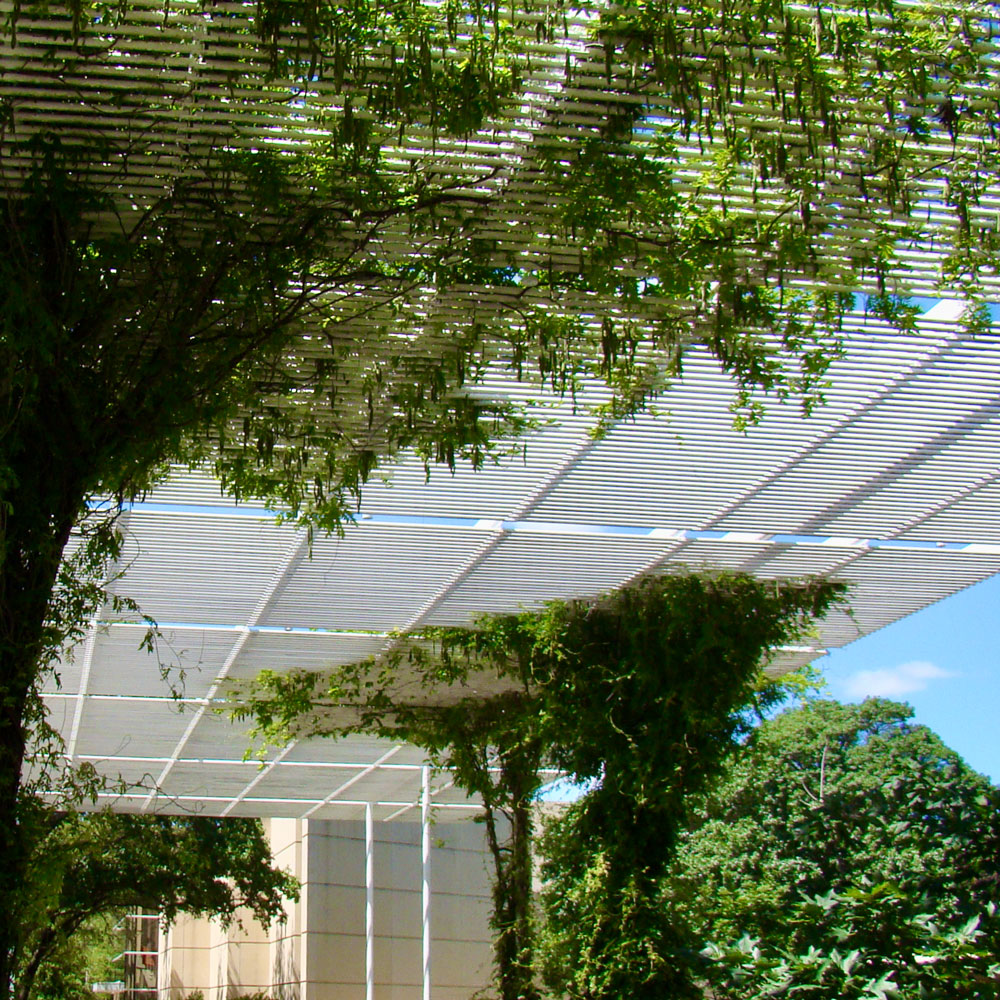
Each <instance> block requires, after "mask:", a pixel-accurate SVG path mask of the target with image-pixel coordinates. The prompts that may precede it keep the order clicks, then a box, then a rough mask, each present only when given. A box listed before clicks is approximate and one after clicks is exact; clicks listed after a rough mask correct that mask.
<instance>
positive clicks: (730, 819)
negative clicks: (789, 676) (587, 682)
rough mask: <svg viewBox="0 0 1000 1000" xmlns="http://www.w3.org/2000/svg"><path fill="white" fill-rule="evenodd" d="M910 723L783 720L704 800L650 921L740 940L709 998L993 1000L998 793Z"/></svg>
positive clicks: (851, 710)
mask: <svg viewBox="0 0 1000 1000" xmlns="http://www.w3.org/2000/svg"><path fill="white" fill-rule="evenodd" d="M912 716H913V711H912V709H911V708H909V706H907V705H901V704H898V703H895V702H891V701H886V700H883V699H869V700H868V701H865V702H863V703H862V704H860V705H841V704H838V703H836V702H830V701H818V702H815V703H813V704H809V705H806V706H805V707H803V708H800V709H796V710H793V711H788V712H785V713H784V714H782V715H780V716H778V717H776V718H774V719H772V720H770V721H768V722H766V723H764V724H763V725H762V726H761V728H760V731H759V733H758V734H757V736H756V739H755V741H754V743H753V744H752V746H751V747H750V748H749V749H748V750H747V752H746V753H744V754H742V755H740V756H739V757H737V758H735V759H734V761H733V763H732V764H731V765H730V766H729V768H728V770H727V774H726V777H725V779H724V780H723V781H722V782H721V783H720V784H719V785H718V786H717V787H715V788H713V789H712V790H711V791H710V792H709V794H708V795H707V796H706V797H705V800H704V803H703V805H702V806H701V808H700V809H699V811H698V814H697V819H698V822H697V823H696V825H695V826H694V828H693V829H692V830H691V832H690V833H689V835H688V836H687V837H686V838H685V839H684V842H683V845H682V847H681V850H680V852H679V854H678V857H677V860H676V863H675V864H674V866H673V869H672V872H671V875H670V878H669V879H668V880H667V882H666V888H665V892H664V900H665V902H664V905H666V906H669V907H671V908H673V910H674V911H675V912H677V913H678V914H679V915H681V917H682V918H684V919H686V920H687V921H689V922H690V924H691V925H692V928H693V930H694V932H695V935H696V937H697V938H699V939H700V940H702V941H712V942H717V943H721V942H735V941H737V939H739V938H741V937H744V936H745V937H744V940H743V943H742V944H741V945H740V946H735V947H732V948H730V949H728V950H726V949H723V948H718V947H717V948H716V949H715V950H714V951H713V954H714V957H715V958H716V959H717V965H716V967H715V970H714V972H715V975H716V978H717V979H718V982H719V985H720V991H721V995H722V996H733V997H748V998H750V997H755V996H759V995H767V994H768V992H769V991H771V990H774V991H779V992H780V991H781V990H783V989H784V990H788V989H789V988H791V987H793V986H794V987H796V988H797V989H798V991H799V992H801V993H802V994H803V995H805V996H816V997H830V998H834V997H841V996H845V997H846V996H850V997H854V996H858V997H861V996H876V995H878V990H877V989H876V986H878V984H881V988H882V989H883V991H884V992H885V993H887V994H892V992H893V990H899V991H900V992H899V995H900V996H901V997H911V996H912V997H918V996H919V997H923V996H957V995H961V996H969V997H973V996H974V997H994V996H996V995H997V991H998V990H1000V980H997V979H996V978H993V977H995V976H996V975H997V974H1000V967H996V966H995V957H996V955H997V953H998V951H1000V922H998V920H997V919H996V914H995V907H997V906H998V905H1000V874H998V870H997V857H998V856H1000V790H998V789H997V788H995V787H994V786H992V785H991V784H990V782H989V781H988V780H987V779H986V778H985V777H983V776H982V775H979V774H976V773H975V772H974V771H972V770H971V769H970V768H969V767H968V766H967V765H966V764H965V763H964V762H963V761H962V760H961V758H960V757H959V756H958V755H957V754H955V753H954V752H953V751H951V750H949V749H948V747H946V746H945V745H944V744H943V743H942V742H941V740H940V739H939V738H938V737H937V736H936V735H935V734H934V733H933V732H931V731H930V730H929V729H928V728H927V727H926V726H921V725H915V724H913V723H912V722H911V719H912ZM852 955H853V957H851V956H852ZM991 963H992V964H994V969H993V972H992V973H989V971H988V969H989V967H990V965H991ZM866 991H867V992H866ZM942 991H943V992H942Z"/></svg>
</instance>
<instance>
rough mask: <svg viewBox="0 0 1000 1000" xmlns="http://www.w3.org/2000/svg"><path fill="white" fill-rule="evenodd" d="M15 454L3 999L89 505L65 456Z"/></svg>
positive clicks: (0, 854) (5, 659)
mask: <svg viewBox="0 0 1000 1000" xmlns="http://www.w3.org/2000/svg"><path fill="white" fill-rule="evenodd" d="M12 457H13V456H10V455H6V456H2V458H3V459H6V462H5V463H4V466H5V468H4V471H5V472H7V474H8V476H9V479H10V480H11V481H12V482H13V483H15V485H14V486H13V488H10V489H8V490H6V491H5V494H4V496H3V508H2V510H0V1000H7V997H9V996H10V994H11V989H12V976H13V975H14V973H15V972H16V968H15V960H16V952H17V947H18V937H19V934H18V914H19V911H20V903H19V896H20V893H21V889H22V886H23V882H24V876H25V871H26V866H27V861H28V855H29V852H30V849H31V845H30V843H29V842H28V840H29V838H28V836H27V832H26V829H25V824H24V822H23V814H22V812H21V810H20V808H19V799H20V795H21V785H22V770H23V767H24V763H25V752H26V745H27V739H28V737H29V735H30V734H29V732H28V727H29V725H30V723H29V718H30V715H31V711H30V710H31V707H32V706H31V699H32V698H33V697H34V686H35V681H36V679H37V678H38V676H39V673H40V672H41V671H42V670H44V668H45V667H46V666H47V665H48V659H49V655H48V652H47V651H48V650H49V649H50V647H51V645H52V644H53V642H54V640H55V632H53V631H52V624H53V623H52V622H51V621H50V604H51V599H52V594H53V590H54V587H55V584H56V579H57V575H58V572H59V565H60V562H61V559H62V551H63V549H64V547H65V545H66V541H67V539H68V538H69V532H70V529H71V528H72V526H73V523H74V520H75V517H76V514H77V511H78V510H79V508H80V505H81V503H82V496H81V495H76V491H75V490H74V489H73V488H72V486H71V485H69V484H68V483H67V481H66V480H67V478H68V477H65V476H64V477H63V481H62V482H59V478H60V477H59V468H58V463H59V456H36V455H30V456H28V458H27V460H25V461H21V462H17V461H12V460H11V459H12ZM22 457H23V456H22ZM46 459H48V460H46ZM43 464H44V467H43ZM64 471H65V470H64Z"/></svg>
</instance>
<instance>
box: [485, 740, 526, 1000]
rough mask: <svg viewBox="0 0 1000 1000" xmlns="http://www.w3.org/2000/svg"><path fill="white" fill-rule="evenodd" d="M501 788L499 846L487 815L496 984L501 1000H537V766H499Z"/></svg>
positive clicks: (489, 813)
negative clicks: (503, 818)
mask: <svg viewBox="0 0 1000 1000" xmlns="http://www.w3.org/2000/svg"><path fill="white" fill-rule="evenodd" d="M500 766H501V769H502V771H503V773H502V775H501V778H500V782H499V783H500V784H501V785H503V787H504V788H505V791H506V792H507V793H508V794H509V799H508V801H509V803H510V804H509V805H508V806H507V808H506V809H505V810H504V811H505V812H506V813H507V815H508V817H509V819H510V824H511V832H510V839H509V840H508V841H507V843H506V844H503V845H501V844H500V843H499V840H498V835H497V831H496V818H495V815H494V811H493V810H492V809H487V819H486V830H487V840H488V842H489V846H490V852H491V854H492V855H493V864H494V871H495V876H496V878H495V881H494V884H493V919H492V922H493V927H494V930H495V931H496V939H495V941H494V953H495V955H496V966H497V984H498V986H499V988H500V997H501V1000H537V998H538V996H539V994H538V989H537V987H536V985H535V970H534V964H535V953H534V924H533V920H532V872H531V842H532V835H533V832H534V823H533V819H532V812H531V810H532V803H531V800H530V795H531V793H532V792H534V790H535V789H536V788H537V786H538V777H537V768H538V764H537V761H534V762H533V763H528V762H525V761H521V760H518V761H512V760H511V759H510V758H506V759H504V760H502V761H501V764H500Z"/></svg>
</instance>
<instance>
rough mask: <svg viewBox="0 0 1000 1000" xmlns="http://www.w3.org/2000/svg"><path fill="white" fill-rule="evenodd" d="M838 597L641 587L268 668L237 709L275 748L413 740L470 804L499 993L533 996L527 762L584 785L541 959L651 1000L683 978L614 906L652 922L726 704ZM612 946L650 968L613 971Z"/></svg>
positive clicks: (618, 964)
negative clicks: (358, 739) (593, 885)
mask: <svg viewBox="0 0 1000 1000" xmlns="http://www.w3.org/2000/svg"><path fill="white" fill-rule="evenodd" d="M841 593H842V588H841V587H840V586H839V585H837V584H834V583H828V582H823V581H815V582H811V583H800V584H794V583H782V582H774V581H768V582H765V581H755V580H753V579H752V578H750V577H747V576H743V575H736V574H725V573H720V574H716V575H709V574H704V575H698V574H687V575H674V576H670V575H667V576H658V577H649V578H645V579H642V580H639V581H637V582H635V583H633V584H631V585H629V586H628V587H625V588H622V589H621V590H619V591H616V592H613V593H610V594H606V595H603V596H601V597H598V598H594V599H591V600H576V601H569V602H558V601H556V602H550V603H549V604H547V605H546V606H545V607H544V608H542V609H541V610H538V611H525V612H522V613H520V614H516V615H488V616H484V617H482V618H480V619H478V621H477V622H476V624H475V626H474V627H473V628H469V629H465V628H450V629H428V630H422V631H420V632H417V633H414V634H412V635H407V636H401V637H398V639H397V641H396V645H395V648H394V650H393V652H392V653H391V654H390V655H388V656H383V657H380V658H377V659H375V660H366V661H362V662H360V663H358V664H354V665H352V666H348V667H344V668H338V669H337V670H336V671H335V672H333V673H332V674H317V673H310V672H306V671H296V672H292V673H279V672H275V671H268V672H265V673H263V674H262V675H261V676H260V677H258V679H257V680H256V682H255V683H254V686H253V688H252V689H251V690H250V691H249V692H240V693H239V694H238V695H237V696H236V704H237V707H236V709H235V711H236V714H237V715H238V716H239V717H246V716H250V717H252V718H253V719H254V720H255V722H256V728H257V733H258V735H259V736H261V737H263V738H264V739H266V740H269V741H271V742H282V741H284V740H287V739H288V738H289V737H290V736H291V735H293V734H294V735H302V734H303V733H308V734H310V735H316V734H322V735H330V736H343V735H345V734H349V733H352V732H366V733H374V734H376V735H380V736H386V737H389V738H392V739H397V740H399V739H403V740H408V741H409V742H411V743H415V744H416V745H418V746H420V747H423V748H424V749H426V750H427V751H428V752H429V753H430V754H431V757H432V759H433V760H434V762H435V763H436V764H438V765H439V766H441V767H446V768H448V769H449V770H450V772H451V773H452V775H453V777H454V780H455V782H456V784H457V785H458V786H459V787H461V788H463V789H464V790H465V791H467V792H468V793H469V794H471V795H475V796H477V797H479V798H481V800H482V802H483V806H484V822H485V825H486V832H487V843H488V846H489V849H490V852H491V855H492V857H493V863H494V876H495V878H494V892H493V902H494V908H493V926H494V929H495V931H496V938H495V955H496V966H497V987H498V992H499V995H500V996H501V997H502V1000H518V998H522V1000H525V998H532V997H538V996H539V985H538V970H537V968H536V962H535V942H534V937H535V935H534V924H535V920H534V917H533V913H532V910H533V906H532V897H533V892H532V863H531V856H532V835H533V826H534V822H533V813H534V800H535V797H536V794H537V792H538V790H539V788H540V786H541V784H542V782H543V777H542V774H541V773H540V772H541V769H542V768H544V767H548V768H553V767H554V768H557V769H559V770H561V771H563V772H565V773H566V774H567V775H569V776H571V777H572V778H573V779H574V780H576V781H580V782H590V783H594V782H596V783H598V787H596V788H595V789H594V790H593V791H591V792H590V793H589V794H588V795H587V796H586V797H585V798H584V799H583V800H582V801H581V802H580V803H579V804H577V805H576V806H575V807H573V808H572V809H571V811H570V813H569V815H568V816H567V817H565V818H564V819H562V820H560V821H559V823H558V824H557V829H556V832H555V833H553V832H551V831H550V833H549V835H548V836H547V837H546V839H545V841H544V842H543V854H545V855H546V861H545V864H544V867H543V870H544V871H545V873H546V875H547V878H548V880H549V889H548V892H547V899H548V905H547V910H548V913H547V922H548V928H547V936H548V942H549V962H548V964H549V967H550V970H551V969H554V968H555V966H556V965H557V964H558V965H559V966H560V968H561V974H560V975H559V976H558V979H559V980H560V985H563V986H565V987H566V988H567V989H568V990H569V992H570V995H573V996H587V997H592V996H593V997H616V996H622V995H626V993H628V994H629V995H633V996H637V997H641V996H661V995H663V991H664V989H665V988H668V987H669V988H671V989H674V990H675V991H676V990H678V989H680V988H683V987H684V986H686V985H687V977H686V970H684V969H683V968H677V967H676V961H675V960H676V959H677V957H678V956H677V953H676V948H673V947H664V946H663V942H662V936H663V935H662V933H661V931H662V921H658V922H657V923H656V924H655V925H654V923H653V922H650V921H649V920H645V919H643V920H641V921H639V922H637V923H634V924H633V925H631V926H626V925H628V924H629V920H628V918H627V917H626V911H627V910H629V908H630V907H631V908H633V909H634V906H633V904H636V905H638V906H639V907H640V908H642V910H643V914H644V915H645V914H648V913H650V912H651V906H650V903H651V902H652V899H653V897H655V890H656V887H657V884H658V879H659V877H660V875H661V874H662V871H663V868H664V865H665V864H666V862H667V860H668V859H669V858H670V856H671V854H672V852H673V848H674V844H675V840H676V832H677V830H678V829H679V828H680V826H681V823H682V817H683V811H684V807H685V800H686V797H687V796H688V795H691V794H692V793H695V792H697V791H699V790H700V789H702V788H703V787H704V784H705V783H706V781H708V780H709V778H711V776H712V775H714V774H715V773H716V772H717V771H718V769H719V768H720V767H721V764H722V761H723V760H724V759H725V757H726V755H727V754H728V753H729V752H731V750H732V749H733V748H734V746H735V745H736V744H735V737H736V735H737V734H739V733H740V732H741V731H742V730H743V727H744V725H745V720H744V718H743V715H742V712H741V710H742V709H743V708H744V707H745V706H746V705H747V704H748V703H750V702H752V701H755V700H756V701H763V702H767V701H768V700H769V698H770V692H769V691H767V690H766V689H765V691H764V692H761V691H759V690H758V689H757V686H756V685H757V680H758V678H759V669H760V665H761V661H762V659H764V658H765V657H766V656H767V655H768V652H769V650H770V649H771V648H772V647H774V646H776V645H778V644H780V643H782V642H785V641H789V640H791V639H793V638H794V637H796V636H798V635H800V634H801V633H802V632H803V630H805V629H806V628H807V627H808V626H809V625H810V623H811V622H812V621H813V619H814V618H815V617H817V616H819V615H821V614H822V613H823V612H824V611H825V610H826V609H827V608H828V607H829V605H830V604H831V602H833V601H834V600H836V599H837V597H838V595H840V594H841ZM501 819H506V821H507V823H508V826H509V830H510V835H509V837H508V838H507V839H506V840H505V839H504V836H503V829H502V826H501V825H500V820H501ZM594 865H600V866H601V869H602V873H603V880H602V885H601V889H600V895H601V905H600V906H599V907H597V908H589V909H588V908H587V907H581V906H579V905H576V904H577V903H578V902H579V898H577V899H575V900H574V899H573V898H572V897H573V883H574V880H577V879H578V878H579V869H580V867H581V866H583V867H588V868H592V867H593V866H594ZM637 897H638V898H637ZM592 898H593V897H592ZM597 911H599V912H597ZM627 946H633V947H634V948H635V949H636V950H638V951H639V952H641V953H642V954H643V955H645V960H643V961H639V962H636V963H634V964H633V966H632V967H631V968H626V966H627V963H628V962H630V961H632V960H633V959H634V957H635V956H634V955H629V956H627V957H624V956H623V954H622V952H623V950H625V948H626V947H627ZM554 978H555V977H554ZM582 983H586V984H588V985H587V986H586V987H584V986H581V985H580V984H582ZM677 995H680V993H679V992H678V993H677Z"/></svg>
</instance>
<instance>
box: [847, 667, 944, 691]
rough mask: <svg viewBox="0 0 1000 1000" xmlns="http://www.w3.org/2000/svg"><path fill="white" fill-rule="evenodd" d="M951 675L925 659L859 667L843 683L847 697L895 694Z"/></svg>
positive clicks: (920, 688) (924, 685)
mask: <svg viewBox="0 0 1000 1000" xmlns="http://www.w3.org/2000/svg"><path fill="white" fill-rule="evenodd" d="M954 676H955V675H954V674H953V673H951V672H950V671H947V670H942V669H941V667H939V666H938V665H937V664H935V663H931V662H929V661H928V660H911V661H910V662H909V663H901V664H899V666H898V667H889V668H887V669H884V670H859V671H857V673H853V674H851V675H850V676H849V677H847V678H845V679H844V682H843V684H844V692H845V693H846V695H847V697H848V698H898V697H900V696H901V695H904V694H911V693H912V692H914V691H923V690H924V689H925V688H926V687H927V685H928V684H929V683H930V682H931V681H936V680H943V679H944V678H946V677H954Z"/></svg>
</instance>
